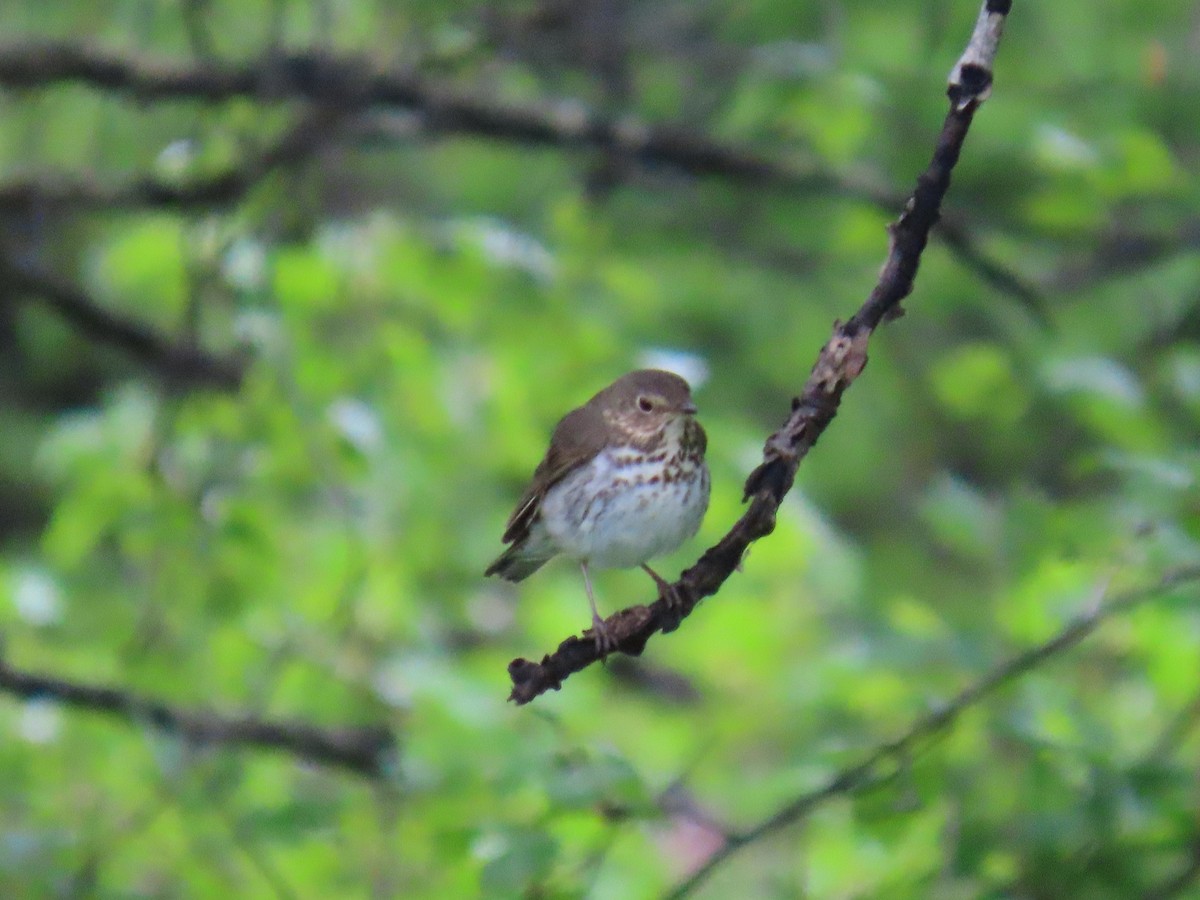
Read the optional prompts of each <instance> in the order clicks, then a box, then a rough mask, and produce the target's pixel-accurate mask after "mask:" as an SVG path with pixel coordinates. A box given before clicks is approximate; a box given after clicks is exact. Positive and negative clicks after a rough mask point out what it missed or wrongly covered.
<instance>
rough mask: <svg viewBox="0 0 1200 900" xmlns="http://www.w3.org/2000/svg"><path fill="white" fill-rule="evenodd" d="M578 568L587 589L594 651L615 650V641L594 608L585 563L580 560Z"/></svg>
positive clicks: (598, 612) (590, 583) (594, 604)
mask: <svg viewBox="0 0 1200 900" xmlns="http://www.w3.org/2000/svg"><path fill="white" fill-rule="evenodd" d="M579 568H580V571H582V572H583V587H584V589H585V590H586V591H587V598H588V604H589V605H590V606H591V607H592V634H594V635H595V636H596V652H597V653H601V654H605V653H608V652H610V651H612V650H615V649H616V647H617V642H616V641H615V640H614V639H613V636H612V633H611V632H610V631H609V630H608V626H607V625H605V624H604V620H603V619H602V618H600V611H599V610H597V609H596V598H595V596H593V594H592V582H591V579H589V578H588V570H587V563H585V562H581V563H580V564H579Z"/></svg>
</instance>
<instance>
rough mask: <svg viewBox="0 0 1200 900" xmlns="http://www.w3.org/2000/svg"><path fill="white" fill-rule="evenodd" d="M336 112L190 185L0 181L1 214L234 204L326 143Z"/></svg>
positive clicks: (48, 178) (325, 111)
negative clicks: (67, 209)
mask: <svg viewBox="0 0 1200 900" xmlns="http://www.w3.org/2000/svg"><path fill="white" fill-rule="evenodd" d="M339 115H340V113H339V112H338V111H336V110H334V109H332V108H329V107H318V108H317V109H315V110H314V111H313V112H312V113H311V114H310V115H307V116H304V117H303V118H301V120H300V121H299V122H298V123H297V124H296V125H294V126H293V127H291V128H289V129H288V130H287V131H286V132H285V133H284V134H283V135H282V136H281V137H280V138H279V139H278V140H277V141H275V142H274V143H272V144H270V145H269V146H268V147H266V148H265V149H263V150H261V151H259V152H258V153H256V154H254V155H252V156H250V157H249V158H248V159H246V160H245V161H244V162H243V163H241V164H240V165H239V166H236V167H234V168H230V169H226V170H225V171H224V172H220V173H218V174H216V175H210V176H207V177H203V178H195V179H192V180H189V181H174V180H170V179H162V178H139V179H136V180H133V181H129V182H126V183H124V184H111V185H110V184H103V183H101V182H98V181H96V180H95V179H92V178H81V177H79V176H77V175H63V174H55V175H48V174H42V175H38V176H34V177H31V178H26V179H20V180H12V181H9V182H7V183H0V212H26V211H28V212H39V213H40V212H43V211H45V210H46V209H48V208H72V209H89V208H109V209H123V208H129V207H162V208H165V207H190V206H222V205H228V204H232V203H237V202H238V201H240V200H241V199H242V198H243V197H245V196H246V194H248V193H249V192H250V191H251V190H253V189H254V188H255V187H256V186H257V185H259V184H261V183H262V181H263V180H264V179H265V178H267V176H269V175H271V174H272V173H273V172H275V171H277V170H278V169H280V168H283V167H285V166H288V165H292V164H295V163H298V162H302V161H304V160H305V159H308V158H310V157H311V156H312V155H313V154H315V153H316V152H317V151H318V150H319V149H320V148H321V146H322V145H323V144H324V143H325V142H326V141H328V139H329V134H330V129H331V127H332V126H333V124H334V121H335V119H336V118H337V117H338V116H339Z"/></svg>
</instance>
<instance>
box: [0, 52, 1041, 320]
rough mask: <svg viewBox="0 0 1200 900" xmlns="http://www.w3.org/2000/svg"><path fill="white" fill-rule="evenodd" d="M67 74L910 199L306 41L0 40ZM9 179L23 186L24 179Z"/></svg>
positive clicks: (970, 257) (11, 62) (23, 84)
mask: <svg viewBox="0 0 1200 900" xmlns="http://www.w3.org/2000/svg"><path fill="white" fill-rule="evenodd" d="M64 81H76V82H82V83H85V84H88V85H91V86H93V87H95V88H98V89H102V90H107V91H112V92H116V93H122V94H126V95H128V96H130V97H133V98H134V99H136V100H139V101H160V100H199V101H206V102H217V101H222V100H229V99H232V98H235V97H250V98H253V99H256V100H261V101H281V100H288V99H292V100H308V101H316V102H321V103H326V104H331V105H333V106H335V107H339V108H343V109H359V110H362V109H366V108H369V107H372V106H384V107H393V108H400V109H404V110H408V111H411V112H414V113H417V114H418V115H419V116H420V118H421V121H420V126H421V128H422V129H423V130H424V131H427V132H433V133H441V134H469V135H478V136H483V137H488V138H494V139H498V140H506V141H512V142H515V143H520V144H529V145H534V146H549V147H590V148H594V149H600V150H603V151H604V152H606V153H609V154H614V155H617V156H620V157H624V158H627V159H631V160H634V161H636V162H638V163H640V164H642V165H645V166H666V167H670V168H672V169H676V170H679V171H682V172H686V173H687V174H689V175H692V176H695V177H720V178H726V179H729V180H732V181H740V182H745V183H749V184H753V185H755V186H759V187H775V188H781V189H785V190H793V191H805V192H828V193H836V194H839V195H841V196H846V197H850V198H853V199H856V200H859V201H861V202H865V203H869V204H871V205H873V206H875V207H877V208H880V209H883V210H885V211H888V212H891V211H892V210H894V209H895V208H896V207H897V206H898V205H900V204H901V203H902V202H903V198H902V197H899V196H897V195H895V194H893V193H891V192H888V191H886V190H881V189H879V188H877V187H874V186H872V185H869V184H866V183H864V182H862V181H860V180H858V179H855V178H853V177H850V176H847V175H844V174H841V173H837V172H834V171H832V170H830V169H828V168H827V167H825V166H823V165H822V164H820V163H818V162H817V161H815V160H806V161H793V162H790V163H789V162H782V161H779V160H775V159H772V158H771V157H769V156H766V155H764V154H762V153H759V152H757V151H755V150H753V149H750V148H746V147H741V146H738V145H736V144H732V143H729V142H724V141H718V140H715V139H713V138H711V137H709V136H708V135H706V134H704V133H702V132H698V131H694V130H690V129H686V128H678V127H670V126H664V125H649V124H647V123H645V122H642V121H639V120H637V119H635V118H633V117H630V116H625V117H616V118H613V117H606V116H600V115H596V114H594V113H592V112H590V111H589V110H588V109H587V108H586V107H585V106H584V105H583V104H581V103H579V102H577V101H571V100H564V101H559V102H549V103H542V104H527V105H524V106H517V105H513V104H498V103H495V102H494V101H491V100H489V99H484V98H480V97H474V96H471V95H469V94H467V93H465V92H463V91H461V90H459V89H456V88H453V87H449V86H446V85H444V84H440V83H437V82H433V81H430V80H427V79H425V78H422V77H420V76H418V75H416V74H414V73H411V72H409V73H403V72H383V71H379V70H378V69H377V68H376V66H375V64H374V63H372V62H371V61H369V60H366V59H363V58H354V57H333V56H329V55H327V54H322V53H297V54H291V55H275V56H271V57H268V58H266V59H262V60H254V61H251V62H245V63H242V64H240V65H234V64H224V65H221V64H217V63H214V62H211V61H206V62H202V63H196V62H193V61H185V62H176V61H172V60H165V59H154V58H148V57H141V56H133V55H129V54H121V53H114V52H109V51H105V50H102V49H99V48H95V47H89V46H86V45H82V44H75V43H66V42H59V43H22V44H17V45H8V46H6V47H0V85H7V86H9V87H14V88H38V87H44V86H47V85H51V84H55V83H57V82H64ZM9 191H10V192H16V191H18V187H17V186H14V187H12V188H10V189H9ZM99 193H103V192H102V191H101V192H99ZM133 193H134V195H137V194H139V193H140V194H141V195H142V196H146V197H152V196H154V195H155V191H154V189H153V183H150V184H144V183H143V184H142V186H141V189H140V191H134V192H133ZM218 193H220V192H219V191H218ZM122 194H123V195H128V194H129V191H127V190H126V191H123V192H122ZM947 246H948V247H949V249H950V251H951V253H953V254H954V255H955V256H956V258H958V259H959V261H960V262H961V263H962V264H963V265H964V266H965V267H966V268H967V269H968V270H970V271H972V272H974V273H975V274H976V275H977V276H978V277H980V278H981V279H982V280H983V281H985V282H986V283H988V284H990V285H992V286H993V287H995V288H996V289H998V290H1001V291H1004V292H1006V293H1008V294H1010V295H1011V296H1013V297H1014V298H1016V299H1017V300H1019V301H1020V302H1021V303H1022V304H1024V305H1026V306H1029V307H1031V308H1032V309H1034V310H1035V311H1037V310H1039V309H1040V305H1041V299H1042V298H1041V295H1040V293H1039V292H1038V291H1037V289H1036V288H1034V287H1033V286H1031V285H1030V284H1029V283H1027V282H1026V281H1024V280H1023V279H1021V278H1020V277H1019V276H1018V275H1017V274H1015V273H1013V272H1010V271H1008V270H1007V269H1005V267H1004V266H1003V265H1001V264H1000V263H998V262H996V261H995V260H991V259H989V258H988V256H987V254H986V253H984V251H983V250H982V249H981V248H980V247H979V246H978V244H977V242H976V241H975V239H974V238H973V237H972V236H971V234H970V233H969V231H968V230H967V229H966V228H965V227H964V226H963V225H962V224H961V223H959V224H957V225H955V227H954V230H953V233H952V234H951V235H950V236H949V238H948V240H947Z"/></svg>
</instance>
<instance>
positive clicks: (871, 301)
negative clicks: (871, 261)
mask: <svg viewBox="0 0 1200 900" xmlns="http://www.w3.org/2000/svg"><path fill="white" fill-rule="evenodd" d="M1007 12H1008V2H1007V0H985V4H984V8H983V11H982V12H981V13H980V16H979V20H978V22H977V24H976V26H975V31H974V33H973V34H972V36H971V41H970V44H969V45H968V47H967V49H966V51H965V52H964V53H963V55H962V57H961V58H960V59H959V61H958V63H957V64H956V65H955V66H954V69H953V71H952V72H951V74H950V80H949V86H948V89H947V94H948V96H949V98H950V110H949V112H948V113H947V115H946V119H945V122H944V123H943V125H942V130H941V133H940V134H939V135H938V138H937V144H936V147H935V149H934V153H933V159H932V161H931V162H930V164H929V167H928V168H927V169H926V170H925V171H924V172H923V173H922V174H921V175H920V177H919V178H918V179H917V187H916V190H915V191H914V192H913V194H912V196H911V197H910V198H909V200H908V202H907V204H905V208H904V212H903V213H902V214H901V216H900V218H899V219H898V220H897V221H896V222H895V223H894V224H893V225H892V226H891V230H890V237H891V247H890V248H889V252H888V256H887V260H886V261H885V263H884V266H883V270H882V271H881V273H880V276H879V281H878V283H877V284H876V286H875V289H874V290H873V291H872V292H871V295H870V296H869V297H868V298H867V300H866V302H865V303H863V305H862V306H861V307H860V308H859V310H858V312H856V313H855V314H854V316H853V317H852V318H851V319H850V320H849V321H848V322H845V323H839V324H837V325H836V326H835V327H834V333H833V336H832V337H831V338H830V339H829V342H828V343H827V344H826V345H825V346H824V347H823V348H822V349H821V353H820V355H819V356H818V358H817V362H816V365H814V366H813V370H812V373H811V374H810V375H809V378H808V382H807V383H806V384H805V385H804V390H803V393H802V394H801V395H800V396H799V397H797V398H794V399H793V400H792V413H791V415H790V416H789V418H788V420H787V421H786V422H785V423H784V424H783V426H782V427H781V428H780V429H779V430H778V431H776V432H775V433H774V434H773V435H771V437H769V438H768V439H767V442H766V446H765V447H764V449H763V461H762V463H761V464H760V465H759V467H758V468H757V469H755V470H754V471H753V472H751V473H750V477H749V478H748V479H747V480H746V485H745V497H746V498H747V499H750V501H751V502H750V508H749V510H747V511H746V513H745V514H744V515H743V516H742V518H741V519H740V520H739V521H738V522H737V523H736V524H735V525H734V526H733V528H732V529H731V530H730V531H729V533H728V534H727V535H725V537H724V538H722V539H721V541H720V542H719V543H718V544H717V545H716V546H714V547H711V548H710V549H709V550H708V551H706V552H705V554H704V555H703V556H702V557H701V558H700V560H699V561H698V562H697V563H696V564H695V565H694V566H692V567H691V568H690V569H688V570H687V571H685V572H684V573H683V574H682V575H681V576H680V578H679V580H678V581H677V582H676V583H675V588H676V592H677V594H678V596H679V597H680V598H681V599H682V601H683V602H682V604H681V605H680V607H679V608H678V609H672V608H669V607H668V606H667V603H666V602H665V601H664V600H662V599H661V598H660V599H659V600H657V601H655V602H654V603H652V604H651V605H650V606H632V607H629V608H627V609H623V610H621V611H620V612H618V613H615V614H613V615H612V616H610V617H609V618H608V619H607V621H606V623H605V624H606V625H607V626H608V630H609V633H610V634H611V635H612V636H613V637H614V639H615V641H616V646H617V649H618V650H620V651H621V652H623V653H628V654H630V655H633V656H637V655H639V654H640V653H641V652H642V650H643V649H644V648H645V646H646V642H647V641H648V640H649V639H650V638H651V637H652V636H653V635H654V634H655V632H658V631H663V632H668V631H673V630H674V629H675V628H677V627H678V626H679V623H680V620H681V619H682V618H684V617H685V616H687V615H689V614H690V613H691V612H692V610H693V609H694V608H695V607H696V604H697V603H699V602H700V600H701V599H702V598H704V597H708V596H711V595H712V594H715V593H716V592H717V591H718V590H719V589H720V587H721V585H722V584H724V582H725V580H726V579H727V578H728V577H729V576H730V575H731V574H733V572H734V570H735V569H736V568H737V566H738V564H739V563H740V562H741V559H742V556H743V555H744V554H745V552H746V550H747V548H748V547H749V546H750V544H752V543H753V542H754V541H756V540H758V539H759V538H761V537H765V536H766V535H768V534H770V533H771V532H772V531H773V530H774V528H775V512H776V510H777V509H778V508H779V505H780V503H782V502H783V498H784V496H785V495H786V494H787V492H788V491H789V490H790V489H791V487H792V482H793V480H794V479H795V477H796V470H797V469H798V468H799V466H800V462H801V460H802V459H803V458H804V456H805V455H806V454H807V453H808V451H809V450H810V449H811V448H812V446H813V445H814V444H815V443H816V442H817V438H819V437H820V436H821V434H822V432H824V430H825V429H826V427H828V425H829V423H830V422H832V421H833V417H834V416H835V415H836V414H837V410H838V405H839V404H840V402H841V398H842V394H843V392H845V390H846V388H848V387H849V386H850V385H851V383H852V382H853V381H854V379H855V378H857V377H858V375H859V374H860V373H861V372H862V370H863V367H864V366H866V364H867V352H866V351H867V342H868V340H869V339H870V337H871V334H872V333H873V332H874V331H875V329H876V327H878V326H879V325H880V324H881V323H883V322H886V321H888V320H890V319H893V318H896V317H897V316H899V315H901V314H902V310H901V308H900V301H901V300H903V299H904V298H905V297H907V296H908V295H909V293H910V292H911V291H912V288H913V280H914V278H915V277H916V273H917V267H918V265H919V264H920V259H921V253H922V251H923V250H924V249H925V245H926V243H927V241H928V239H929V232H930V229H931V228H932V227H933V225H934V223H935V222H936V221H937V219H938V215H939V211H940V208H941V203H942V198H943V197H945V195H946V191H947V189H948V188H949V187H950V174H951V172H952V171H953V169H954V165H955V163H956V162H957V161H958V155H959V152H960V151H961V149H962V145H963V141H964V140H965V139H966V136H967V130H968V129H969V128H970V125H971V120H972V118H973V117H974V115H975V111H976V110H977V109H978V108H979V106H980V105H981V104H982V103H983V102H984V100H985V99H986V98H987V96H988V93H989V92H990V90H991V84H992V61H993V59H994V57H995V53H996V49H997V46H998V44H999V40H1000V34H1001V31H1002V29H1003V26H1004V19H1005V16H1006V15H1007ZM601 657H602V654H600V653H599V652H598V651H597V648H596V642H595V641H594V640H593V639H592V638H591V637H586V638H580V637H570V638H567V639H566V640H565V641H563V642H562V643H561V644H559V645H558V649H557V650H555V651H554V653H552V654H550V655H548V656H545V657H543V658H542V661H541V662H539V663H535V662H532V661H530V660H527V659H515V660H513V661H512V663H510V664H509V667H508V673H509V676H510V677H511V678H512V682H513V689H512V693H511V694H510V699H511V700H515V701H516V702H517V703H528V702H529V701H530V700H533V699H534V698H535V697H537V696H539V695H541V694H543V693H545V692H546V691H548V690H551V689H553V690H557V689H558V688H560V687H561V686H562V682H563V680H564V679H566V678H567V677H569V676H570V675H571V674H572V673H574V672H578V671H580V670H581V669H584V668H586V667H587V666H589V665H591V664H592V663H594V662H596V661H597V660H598V659H600V658H601Z"/></svg>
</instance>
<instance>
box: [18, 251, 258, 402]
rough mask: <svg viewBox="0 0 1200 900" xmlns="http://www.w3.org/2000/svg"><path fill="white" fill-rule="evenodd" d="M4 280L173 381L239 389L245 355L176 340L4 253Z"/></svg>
mask: <svg viewBox="0 0 1200 900" xmlns="http://www.w3.org/2000/svg"><path fill="white" fill-rule="evenodd" d="M0 283H3V284H4V288H5V291H6V292H8V293H11V294H14V295H16V294H22V293H27V294H30V295H32V296H34V297H36V298H38V299H39V300H41V302H43V303H44V304H45V305H46V306H48V307H49V308H50V309H52V310H54V312H56V313H57V314H58V315H59V316H61V317H62V318H63V319H64V320H65V321H66V322H67V323H68V324H69V325H71V326H72V327H73V328H75V329H76V330H77V331H79V332H81V333H82V334H84V335H86V336H87V337H88V338H91V339H92V340H94V341H97V342H99V343H102V344H108V345H109V346H112V347H115V348H116V349H118V350H120V351H122V352H124V353H126V354H127V355H129V356H131V357H133V358H134V359H136V360H138V361H139V362H141V363H144V364H145V365H148V366H150V367H151V368H153V369H155V370H156V371H158V372H159V373H161V374H162V375H163V376H164V377H166V378H168V379H169V380H172V381H176V382H182V383H186V384H190V385H199V386H205V387H213V388H218V389H222V390H236V389H237V388H238V386H239V385H240V384H241V382H242V375H243V370H244V368H245V360H243V359H241V358H240V357H236V356H217V355H214V354H212V353H208V352H207V351H205V350H203V349H201V348H199V347H196V346H193V345H191V344H186V343H179V342H176V341H173V340H172V339H171V338H169V337H167V336H166V335H164V334H162V333H161V332H159V331H156V330H155V329H153V328H151V327H150V326H148V325H146V324H145V323H143V322H139V321H137V320H136V319H130V318H126V317H124V316H121V315H119V314H117V313H115V312H113V311H112V310H108V309H105V308H104V307H103V306H102V305H101V304H99V303H98V302H96V300H94V299H93V298H92V297H91V296H90V295H88V293H87V292H86V291H84V290H83V288H81V287H79V286H77V285H75V284H72V283H71V282H69V281H67V280H66V279H64V278H60V277H59V276H58V275H56V274H54V273H53V272H48V271H45V270H43V269H40V268H37V267H34V266H31V265H26V264H24V263H21V262H18V261H16V260H14V259H12V258H8V257H4V256H0Z"/></svg>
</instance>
